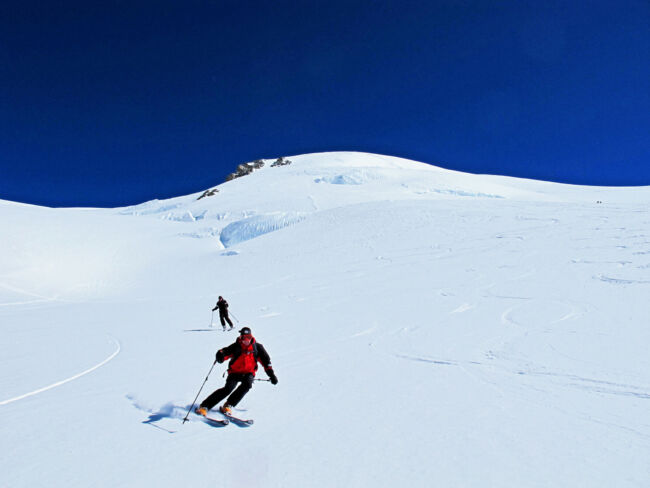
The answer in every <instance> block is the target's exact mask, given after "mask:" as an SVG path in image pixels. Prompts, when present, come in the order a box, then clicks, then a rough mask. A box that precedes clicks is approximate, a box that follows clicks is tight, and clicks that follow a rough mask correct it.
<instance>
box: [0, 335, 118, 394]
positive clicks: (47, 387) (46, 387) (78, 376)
mask: <svg viewBox="0 0 650 488" xmlns="http://www.w3.org/2000/svg"><path fill="white" fill-rule="evenodd" d="M113 342H114V343H115V345H116V346H117V349H115V351H114V352H113V354H111V355H110V356H108V357H107V358H106V359H104V360H103V361H102V362H101V363H99V364H96V365H95V366H93V367H92V368H89V369H87V370H85V371H82V372H81V373H78V374H76V375H74V376H71V377H70V378H66V379H64V380H61V381H57V382H56V383H52V384H51V385H48V386H45V387H43V388H39V389H38V390H34V391H30V392H29V393H25V394H23V395H20V396H17V397H14V398H10V399H8V400H4V401H2V402H0V405H8V404H10V403H13V402H17V401H18V400H22V399H24V398H28V397H31V396H34V395H38V394H39V393H43V392H45V391H48V390H51V389H52V388H56V387H57V386H61V385H65V384H66V383H69V382H70V381H73V380H76V379H78V378H81V377H82V376H85V375H87V374H88V373H92V372H93V371H95V370H96V369H98V368H101V367H102V366H104V365H105V364H106V363H108V362H109V361H111V360H112V359H113V358H115V356H117V355H118V354H119V353H120V350H121V349H122V348H121V346H120V343H119V342H118V341H116V340H115V339H113Z"/></svg>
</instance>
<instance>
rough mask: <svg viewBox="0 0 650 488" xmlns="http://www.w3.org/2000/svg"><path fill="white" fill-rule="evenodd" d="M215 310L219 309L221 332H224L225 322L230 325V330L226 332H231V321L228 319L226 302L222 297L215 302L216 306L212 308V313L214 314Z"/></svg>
mask: <svg viewBox="0 0 650 488" xmlns="http://www.w3.org/2000/svg"><path fill="white" fill-rule="evenodd" d="M216 309H219V320H221V326H222V327H223V330H226V322H228V324H230V329H228V330H232V327H233V325H232V320H230V317H228V302H227V301H225V300H224V299H223V297H222V296H220V297H219V300H217V304H216V305H215V306H214V308H213V309H212V311H213V312H214V311H215V310H216Z"/></svg>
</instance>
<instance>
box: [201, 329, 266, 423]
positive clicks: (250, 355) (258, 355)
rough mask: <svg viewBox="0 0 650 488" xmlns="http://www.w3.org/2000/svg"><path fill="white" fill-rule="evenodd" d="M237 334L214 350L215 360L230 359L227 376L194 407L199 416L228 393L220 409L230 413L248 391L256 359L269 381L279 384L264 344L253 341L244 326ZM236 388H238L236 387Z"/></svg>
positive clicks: (250, 386)
mask: <svg viewBox="0 0 650 488" xmlns="http://www.w3.org/2000/svg"><path fill="white" fill-rule="evenodd" d="M239 334H240V336H239V337H238V338H237V340H236V341H235V342H234V343H232V344H230V345H229V346H228V347H224V348H223V349H219V350H218V351H217V357H216V359H217V362H218V363H223V362H224V361H225V360H227V359H230V363H229V364H228V377H227V378H226V384H225V385H224V386H223V387H222V388H219V389H218V390H216V391H214V392H213V393H212V394H211V395H210V396H208V397H207V398H206V399H205V400H203V401H202V402H201V405H199V407H197V409H196V413H198V414H199V415H203V416H204V417H205V416H206V415H207V414H208V410H210V409H211V408H212V407H214V406H215V405H216V404H217V403H219V402H220V401H221V400H223V399H224V398H226V397H227V396H228V395H230V396H228V399H227V400H226V403H224V405H223V406H222V407H220V408H219V410H220V411H221V412H222V413H225V414H231V413H232V407H234V406H236V405H237V404H238V403H239V402H240V401H241V399H242V398H244V395H246V393H248V390H250V389H251V388H252V386H253V381H254V380H255V373H256V372H257V363H258V362H259V363H260V364H261V365H262V367H263V368H264V371H266V374H267V375H268V377H269V378H270V379H271V383H272V384H274V385H277V384H278V378H277V377H276V376H275V373H274V372H273V368H272V367H271V357H270V356H269V353H267V352H266V349H264V346H263V345H262V344H260V343H258V342H257V341H255V338H254V337H253V335H252V334H251V330H250V328H248V327H244V328H243V329H241V330H240V331H239ZM237 384H239V387H237ZM235 387H237V389H236V390H235ZM233 390H234V391H233Z"/></svg>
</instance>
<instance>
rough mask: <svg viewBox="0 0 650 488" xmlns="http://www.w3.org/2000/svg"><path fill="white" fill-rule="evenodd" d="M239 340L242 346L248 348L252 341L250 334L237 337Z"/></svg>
mask: <svg viewBox="0 0 650 488" xmlns="http://www.w3.org/2000/svg"><path fill="white" fill-rule="evenodd" d="M239 340H240V341H241V343H242V344H244V345H245V346H248V345H249V344H250V343H251V341H252V340H253V336H252V335H250V334H244V335H241V336H239Z"/></svg>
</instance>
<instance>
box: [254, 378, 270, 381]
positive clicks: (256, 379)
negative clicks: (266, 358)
mask: <svg viewBox="0 0 650 488" xmlns="http://www.w3.org/2000/svg"><path fill="white" fill-rule="evenodd" d="M255 381H271V380H264V379H261V378H260V379H258V378H255Z"/></svg>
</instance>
